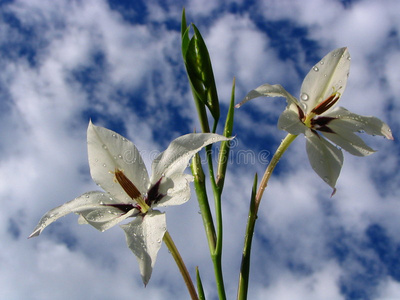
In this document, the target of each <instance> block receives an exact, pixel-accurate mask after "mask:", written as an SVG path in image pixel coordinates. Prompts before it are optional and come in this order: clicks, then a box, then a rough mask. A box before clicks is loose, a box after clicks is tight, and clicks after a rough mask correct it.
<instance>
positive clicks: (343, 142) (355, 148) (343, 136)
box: [324, 123, 376, 156]
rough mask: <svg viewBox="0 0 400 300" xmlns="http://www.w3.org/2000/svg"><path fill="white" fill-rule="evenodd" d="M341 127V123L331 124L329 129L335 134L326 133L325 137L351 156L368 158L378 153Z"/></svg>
mask: <svg viewBox="0 0 400 300" xmlns="http://www.w3.org/2000/svg"><path fill="white" fill-rule="evenodd" d="M339 125H340V123H337V124H332V123H331V124H329V126H328V127H329V128H330V129H331V130H332V131H333V132H334V133H331V132H324V136H325V137H326V138H327V139H329V140H331V141H332V142H333V143H335V144H336V145H338V146H339V147H341V148H343V149H344V150H346V151H347V152H349V153H350V154H353V155H356V156H367V155H370V154H372V153H374V152H376V151H375V150H374V149H372V148H370V147H368V145H367V144H365V143H364V141H363V140H362V139H361V138H360V137H359V136H357V135H356V134H354V133H353V132H351V131H349V130H346V128H343V127H341V126H339Z"/></svg>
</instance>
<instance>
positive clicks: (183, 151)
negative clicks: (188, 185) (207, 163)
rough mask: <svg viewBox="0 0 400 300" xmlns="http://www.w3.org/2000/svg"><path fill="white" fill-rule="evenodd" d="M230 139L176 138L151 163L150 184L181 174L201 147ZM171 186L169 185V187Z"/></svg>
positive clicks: (209, 136)
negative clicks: (162, 178)
mask: <svg viewBox="0 0 400 300" xmlns="http://www.w3.org/2000/svg"><path fill="white" fill-rule="evenodd" d="M230 139H231V138H227V137H224V136H222V135H219V134H214V133H190V134H186V135H183V136H180V137H178V138H177V139H175V140H173V141H172V142H171V144H170V145H169V146H168V148H167V149H166V150H165V151H164V152H162V153H160V154H159V155H158V156H157V157H156V159H155V160H154V161H153V164H152V176H151V180H150V182H151V184H154V183H156V182H157V181H158V180H159V179H160V178H161V177H165V178H168V177H170V176H172V175H173V174H182V173H183V171H184V170H185V169H186V168H187V166H188V163H189V161H190V159H191V158H192V157H193V155H195V154H196V153H197V152H198V151H200V150H201V149H202V148H203V147H205V146H207V145H209V144H212V143H216V142H220V141H227V140H230ZM163 181H164V180H163ZM161 184H163V183H161ZM172 184H173V183H172V182H170V183H169V185H171V187H172Z"/></svg>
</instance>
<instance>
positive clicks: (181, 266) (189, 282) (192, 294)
mask: <svg viewBox="0 0 400 300" xmlns="http://www.w3.org/2000/svg"><path fill="white" fill-rule="evenodd" d="M163 241H164V243H165V245H167V248H168V250H169V252H170V253H171V254H172V256H173V258H174V260H175V262H176V265H177V266H178V269H179V271H180V272H181V274H182V277H183V280H184V281H185V283H186V286H187V288H188V291H189V294H190V297H191V298H192V300H198V299H199V298H198V297H197V292H196V289H195V288H194V285H193V282H192V279H191V278H190V275H189V272H188V270H187V268H186V266H185V263H184V262H183V259H182V257H181V255H180V254H179V251H178V249H177V248H176V246H175V243H174V241H173V240H172V237H171V235H170V234H169V232H168V231H166V232H165V234H164V237H163Z"/></svg>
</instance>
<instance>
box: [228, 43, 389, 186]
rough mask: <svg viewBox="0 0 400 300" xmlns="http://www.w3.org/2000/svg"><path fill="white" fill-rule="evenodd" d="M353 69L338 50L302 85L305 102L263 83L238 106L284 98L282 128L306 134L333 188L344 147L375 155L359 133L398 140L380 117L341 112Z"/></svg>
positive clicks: (318, 168) (314, 161)
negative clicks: (342, 98)
mask: <svg viewBox="0 0 400 300" xmlns="http://www.w3.org/2000/svg"><path fill="white" fill-rule="evenodd" d="M349 70H350V54H349V52H348V51H347V48H339V49H336V50H333V51H332V52H330V53H329V54H327V55H326V56H325V57H324V58H323V59H322V60H321V61H320V62H319V63H317V64H316V65H315V66H314V67H313V68H312V69H311V70H310V72H309V73H308V74H307V76H306V78H305V79H304V81H303V84H302V86H301V91H300V100H297V99H296V98H295V97H293V96H292V95H291V94H289V93H288V92H287V91H286V90H285V89H284V88H283V87H282V86H281V85H278V84H276V85H270V84H264V85H261V86H259V87H258V88H256V89H255V90H252V91H250V92H249V93H248V94H247V96H246V97H245V99H244V100H243V101H242V102H241V103H240V104H238V105H237V106H236V107H240V106H241V105H242V104H243V103H245V102H247V101H249V100H251V99H253V98H257V97H261V96H269V97H285V98H286V99H287V103H288V105H287V107H286V110H285V111H284V112H283V113H282V115H281V116H280V118H279V121H278V127H279V128H280V129H283V130H286V131H287V132H289V133H291V134H294V135H298V134H301V133H302V134H304V135H305V137H306V149H307V154H308V158H309V161H310V163H311V166H312V168H313V169H314V171H315V172H316V173H317V174H318V175H319V176H320V177H321V178H322V179H323V180H324V181H325V182H326V183H327V184H329V185H330V186H331V187H332V188H333V189H335V185H336V181H337V178H338V177H339V174H340V170H341V168H342V164H343V153H342V151H341V149H340V148H343V149H344V150H346V151H348V152H350V153H351V154H353V155H357V156H366V155H369V154H371V153H373V152H375V151H374V150H373V149H371V148H370V147H368V146H367V145H366V144H365V143H364V141H363V140H362V139H361V138H360V137H359V136H358V135H356V134H355V132H365V133H367V134H371V135H382V136H385V137H386V138H388V139H391V140H393V136H392V133H391V130H390V128H389V126H388V125H387V124H385V123H384V122H382V121H381V120H379V119H378V118H375V117H365V116H360V115H357V114H354V113H351V112H349V111H348V110H346V109H345V108H343V107H336V104H337V102H338V101H339V98H340V96H341V94H342V93H343V91H344V89H345V87H346V83H347V78H348V76H349ZM321 133H322V134H321ZM324 137H325V138H327V139H328V140H330V141H331V142H332V143H334V144H336V145H337V147H335V146H334V145H332V144H331V143H330V142H328V141H327V140H326V139H325V138H324Z"/></svg>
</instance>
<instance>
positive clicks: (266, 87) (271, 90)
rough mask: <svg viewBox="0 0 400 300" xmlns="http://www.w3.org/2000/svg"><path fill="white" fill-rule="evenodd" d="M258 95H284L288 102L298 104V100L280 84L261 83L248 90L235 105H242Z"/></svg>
mask: <svg viewBox="0 0 400 300" xmlns="http://www.w3.org/2000/svg"><path fill="white" fill-rule="evenodd" d="M258 97H284V98H286V100H287V102H288V104H291V103H293V104H296V105H297V104H298V101H297V99H296V98H295V97H293V96H292V95H291V94H290V93H289V92H288V91H286V90H285V89H284V88H283V87H282V86H281V85H280V84H274V85H271V84H268V83H266V84H263V85H260V86H259V87H258V88H256V89H254V90H252V91H250V92H249V93H248V94H247V95H246V97H245V98H244V100H243V101H242V102H240V103H239V104H237V105H236V107H237V108H238V107H240V106H242V105H243V104H244V103H246V102H247V101H250V100H251V99H254V98H258Z"/></svg>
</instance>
